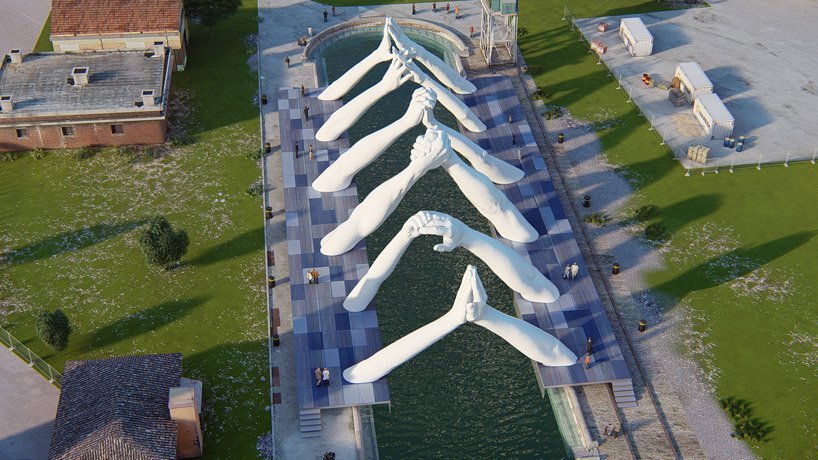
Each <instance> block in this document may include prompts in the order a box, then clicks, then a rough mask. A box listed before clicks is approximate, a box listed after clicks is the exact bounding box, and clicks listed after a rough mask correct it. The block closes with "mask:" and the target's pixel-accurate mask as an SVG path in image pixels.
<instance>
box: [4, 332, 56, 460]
mask: <svg viewBox="0 0 818 460" xmlns="http://www.w3.org/2000/svg"><path fill="white" fill-rule="evenodd" d="M59 399H60V390H58V389H57V388H56V387H55V386H54V385H51V384H50V383H48V380H46V379H44V378H43V377H42V376H41V375H40V374H38V373H37V371H35V370H34V369H32V368H30V367H28V366H27V365H26V363H24V362H23V361H21V360H20V358H18V357H17V356H16V355H14V353H13V352H11V351H10V350H9V349H8V348H6V347H5V346H2V345H0V458H1V459H3V460H28V459H31V460H34V459H43V458H46V457H47V456H48V447H49V446H50V445H51V429H52V428H53V425H54V417H55V416H56V415H57V402H58V401H59Z"/></svg>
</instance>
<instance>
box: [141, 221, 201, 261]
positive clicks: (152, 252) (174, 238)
mask: <svg viewBox="0 0 818 460" xmlns="http://www.w3.org/2000/svg"><path fill="white" fill-rule="evenodd" d="M188 244H190V240H189V239H188V236H187V232H186V231H184V230H179V231H174V230H173V227H172V226H171V225H170V223H169V222H168V220H167V219H166V218H165V217H164V216H156V217H154V218H152V219H151V220H150V221H149V222H148V225H147V227H146V228H145V230H144V231H143V232H142V236H140V238H139V245H140V246H141V247H142V252H143V253H144V254H145V259H147V261H148V263H150V264H153V265H159V266H161V267H164V268H165V270H170V269H171V268H172V267H173V266H174V265H175V264H177V263H178V262H179V260H180V259H181V258H182V256H184V255H185V253H187V247H188Z"/></svg>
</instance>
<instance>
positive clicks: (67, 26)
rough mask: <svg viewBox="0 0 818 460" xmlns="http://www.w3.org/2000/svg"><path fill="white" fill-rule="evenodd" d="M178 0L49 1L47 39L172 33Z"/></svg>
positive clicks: (176, 23) (176, 26)
mask: <svg viewBox="0 0 818 460" xmlns="http://www.w3.org/2000/svg"><path fill="white" fill-rule="evenodd" d="M181 10H182V0H52V2H51V35H99V34H121V33H140V32H172V31H178V30H180V28H181V24H180V21H181V14H180V12H181Z"/></svg>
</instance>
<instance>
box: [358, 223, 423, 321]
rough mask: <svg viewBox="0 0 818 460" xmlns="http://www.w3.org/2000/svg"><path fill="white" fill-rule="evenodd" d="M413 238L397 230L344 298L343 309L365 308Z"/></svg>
mask: <svg viewBox="0 0 818 460" xmlns="http://www.w3.org/2000/svg"><path fill="white" fill-rule="evenodd" d="M413 239H414V238H412V237H409V236H407V235H406V233H404V232H399V233H398V234H397V235H395V237H394V238H392V241H390V242H389V244H387V245H386V247H385V248H383V250H382V251H381V253H380V254H378V257H377V258H376V259H375V262H373V263H372V265H371V266H370V267H369V270H368V271H367V272H366V275H364V277H363V278H361V280H360V281H358V284H356V285H355V287H354V288H353V289H352V292H350V293H349V296H347V298H346V300H344V308H345V309H347V310H348V311H363V310H365V309H366V306H367V305H369V302H371V301H372V299H374V298H375V294H377V293H378V289H380V288H381V284H383V282H384V281H386V279H387V278H389V276H390V275H391V274H392V272H393V271H395V267H397V266H398V261H400V258H401V257H402V256H403V254H404V253H405V252H406V249H407V248H408V247H409V244H411V243H412V240H413Z"/></svg>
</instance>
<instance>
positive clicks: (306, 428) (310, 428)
mask: <svg viewBox="0 0 818 460" xmlns="http://www.w3.org/2000/svg"><path fill="white" fill-rule="evenodd" d="M310 431H321V425H313V426H302V427H301V433H302V434H303V433H308V432H310Z"/></svg>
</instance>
